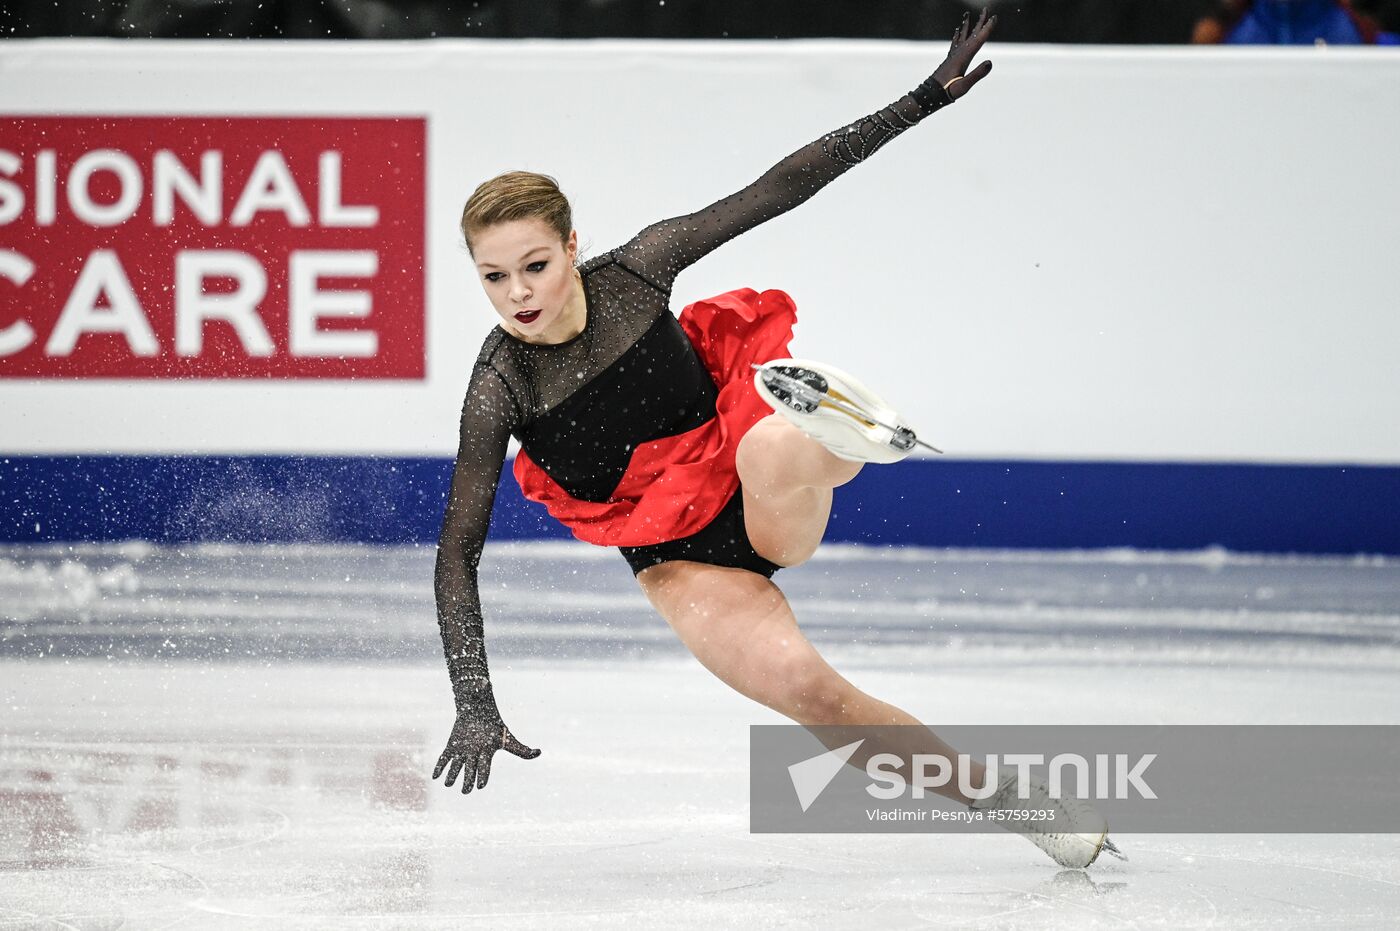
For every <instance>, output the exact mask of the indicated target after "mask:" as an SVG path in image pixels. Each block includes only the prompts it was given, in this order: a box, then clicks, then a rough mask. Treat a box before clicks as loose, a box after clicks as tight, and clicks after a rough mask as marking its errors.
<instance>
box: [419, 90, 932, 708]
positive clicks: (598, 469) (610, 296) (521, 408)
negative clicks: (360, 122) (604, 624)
mask: <svg viewBox="0 0 1400 931" xmlns="http://www.w3.org/2000/svg"><path fill="white" fill-rule="evenodd" d="M949 102H950V100H949V98H948V96H947V94H946V92H944V91H943V89H942V88H941V87H939V86H937V85H932V86H930V85H929V82H925V84H923V85H921V86H920V87H919V88H917V89H915V91H913V92H912V93H910V94H906V95H905V96H903V97H901V98H900V99H899V100H896V101H895V102H894V103H892V104H890V105H889V106H887V107H884V108H882V109H880V110H879V111H877V112H875V113H873V114H871V115H870V116H867V117H864V118H862V119H859V120H856V121H855V122H853V123H851V124H849V125H847V126H843V127H841V128H840V129H838V130H836V131H835V132H831V133H828V134H826V135H824V136H822V137H821V138H820V139H817V140H816V141H814V142H811V143H809V144H807V145H805V146H803V147H802V148H800V149H798V150H797V151H796V152H794V153H793V154H791V155H789V156H788V157H787V158H785V159H783V160H782V161H780V162H778V164H776V165H774V166H773V167H772V168H770V169H769V170H768V171H767V172H765V173H764V175H763V177H761V178H759V179H758V180H757V181H755V182H754V183H753V184H750V185H749V186H748V187H745V188H744V189H743V190H741V191H739V192H737V193H735V194H731V195H730V196H728V197H726V198H724V199H722V200H719V201H716V202H715V203H713V204H711V205H710V206H708V207H706V208H704V209H703V210H700V211H698V212H697V213H693V214H690V215H688V216H683V217H676V218H674V219H670V220H663V221H661V222H659V223H655V224H653V225H651V226H648V227H647V228H646V229H644V230H642V231H641V232H640V233H638V234H637V235H636V236H635V237H633V238H632V239H631V240H630V241H628V242H627V243H626V244H624V245H622V246H620V247H618V248H616V249H613V250H612V251H610V252H606V253H604V254H603V255H600V256H597V257H596V258H594V259H591V260H589V261H588V262H585V263H584V264H583V265H581V266H580V268H579V271H580V272H581V274H582V277H583V288H584V295H585V297H586V301H587V303H586V309H587V315H586V320H585V324H584V329H583V331H582V332H581V333H580V334H579V335H578V336H576V337H575V338H573V339H571V340H569V341H567V342H564V343H559V344H556V345H540V344H536V343H527V342H525V341H523V340H520V339H517V338H516V337H514V336H512V335H511V334H509V333H507V332H506V331H505V330H503V329H501V328H500V327H497V328H496V329H494V330H493V331H492V332H491V333H490V335H488V336H487V337H486V341H485V343H484V344H483V345H482V348H481V353H480V355H479V356H478V357H477V360H476V365H475V367H474V368H473V369H472V374H471V381H470V384H469V385H468V388H467V396H466V402H465V404H464V406H463V409H462V422H461V443H460V446H459V448H458V451H457V463H456V468H455V470H454V472H453V475H452V487H451V491H450V493H449V498H448V503H447V513H446V516H445V518H444V520H443V528H442V535H441V537H440V539H439V545H438V558H437V569H436V573H435V590H436V595H437V607H438V624H439V626H440V628H441V632H442V639H443V647H444V650H445V652H446V655H447V661H448V669H449V674H450V676H451V678H452V682H453V685H454V691H455V692H456V694H457V695H458V703H459V706H460V705H461V703H462V698H463V695H464V689H465V690H468V691H472V692H475V693H479V692H480V690H481V689H482V688H483V687H484V688H486V689H489V680H488V679H487V667H486V655H485V649H484V643H483V632H482V622H481V602H480V597H479V595H478V592H477V580H476V567H477V563H478V560H479V559H480V556H481V550H482V547H483V545H484V543H485V540H486V529H487V525H488V524H489V522H490V518H491V508H492V504H493V503H494V501H495V495H496V486H497V483H498V481H499V480H500V474H501V468H502V465H503V463H504V461H505V457H506V448H507V444H508V442H509V440H510V437H511V436H512V435H514V436H515V437H517V438H518V439H519V440H520V441H521V445H522V447H523V448H524V449H525V450H526V452H528V453H529V455H530V457H531V458H532V459H533V460H534V461H535V462H536V463H537V464H538V465H539V466H540V467H541V468H542V469H544V470H545V472H547V473H548V474H549V476H550V477H551V478H552V479H554V480H555V481H556V482H558V483H559V484H560V485H561V486H562V487H563V488H564V489H565V491H567V492H568V493H569V494H570V495H572V496H574V497H576V498H580V499H583V500H589V501H605V500H607V498H608V496H609V494H610V493H611V492H612V490H613V489H614V488H615V487H616V485H617V483H618V481H619V479H620V478H621V477H622V475H623V473H624V471H625V470H626V468H627V463H628V459H629V457H630V456H631V453H632V450H633V449H635V448H636V446H637V444H639V443H644V442H648V441H650V440H655V439H659V438H661V437H667V436H675V435H677V434H679V433H683V432H685V431H687V430H690V429H692V428H693V427H696V426H699V425H700V424H703V423H704V422H705V421H706V420H708V419H710V418H711V417H713V416H715V407H714V404H715V395H716V389H715V385H714V383H713V382H712V381H711V380H710V377H709V375H708V373H707V372H706V371H705V369H704V366H703V365H702V364H701V363H700V360H699V359H698V358H697V356H696V354H695V352H694V350H693V349H692V347H691V346H690V344H689V340H688V339H687V338H686V336H685V334H684V333H683V332H682V331H681V328H680V325H679V324H678V322H677V320H676V318H675V316H674V315H672V313H671V312H670V307H669V304H670V297H671V286H672V283H673V282H674V281H675V279H676V276H677V275H678V274H679V273H680V272H681V271H682V270H683V269H684V268H686V267H687V266H689V265H691V264H692V263H694V262H696V261H697V260H699V259H700V258H701V257H703V256H704V255H706V254H707V253H709V252H711V251H713V250H714V249H716V248H718V247H719V246H721V245H723V244H724V243H726V242H728V241H729V240H731V239H733V238H734V237H735V236H738V235H739V234H740V233H743V232H745V231H746V230H749V229H752V228H753V227H755V226H757V225H758V224H760V223H762V222H764V221H765V220H770V219H772V218H774V217H776V216H779V215H780V214H782V213H785V212H786V211H788V210H791V209H792V208H793V207H796V206H797V205H798V204H800V203H802V202H803V201H805V200H807V199H808V198H809V197H811V196H812V195H813V194H815V193H816V192H817V191H819V190H820V189H821V188H822V187H824V186H826V185H827V184H829V183H830V182H831V181H832V180H834V179H835V178H836V177H838V176H839V175H841V174H842V173H843V172H845V171H846V170H847V169H849V168H850V167H851V166H853V165H856V164H858V163H860V162H861V161H863V160H864V159H866V158H867V157H869V156H870V155H872V154H873V153H874V152H875V151H876V150H877V149H879V148H880V147H881V146H883V145H884V144H885V143H886V142H888V141H889V140H890V139H893V138H894V137H895V136H897V135H899V134H900V133H902V132H903V131H904V130H905V129H907V128H909V127H910V126H913V125H914V124H915V123H917V122H918V121H919V120H921V119H923V118H924V117H926V116H928V115H929V114H930V113H932V112H933V111H935V110H937V109H938V108H939V107H941V106H943V105H945V104H946V103H949ZM663 545H664V544H663Z"/></svg>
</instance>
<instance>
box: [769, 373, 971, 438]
mask: <svg viewBox="0 0 1400 931" xmlns="http://www.w3.org/2000/svg"><path fill="white" fill-rule="evenodd" d="M749 365H750V367H751V368H754V369H757V370H758V371H760V372H763V374H764V376H765V377H766V378H771V379H773V380H775V381H777V382H778V383H779V384H781V385H782V386H783V387H784V388H786V389H787V390H788V391H789V392H791V393H792V394H793V396H794V397H796V398H799V399H801V400H803V401H805V402H806V403H807V404H810V405H811V406H812V408H813V409H815V408H817V407H822V406H825V407H829V408H831V409H832V410H837V411H840V412H841V413H843V414H845V415H846V416H848V417H852V418H854V419H855V420H857V421H859V422H861V423H863V424H866V425H868V426H874V427H883V428H884V429H886V430H889V431H890V432H891V433H892V434H894V436H893V438H892V439H891V440H890V445H891V446H893V447H895V448H896V449H899V450H908V449H911V448H913V447H914V446H922V447H923V448H924V449H930V450H933V451H934V452H936V453H938V454H940V455H942V453H943V450H941V449H939V448H938V447H937V446H934V445H933V444H931V443H926V442H924V441H923V440H921V439H919V437H918V435H917V434H915V433H914V431H913V430H910V429H909V428H908V427H897V426H891V425H890V424H887V423H884V422H883V421H880V420H877V419H875V415H874V414H871V413H870V412H869V411H865V410H862V409H861V408H860V407H858V406H856V405H855V404H852V403H851V402H850V400H849V399H848V398H846V397H845V396H844V395H842V394H839V393H837V392H834V391H818V390H817V389H815V388H813V387H812V386H811V385H808V384H804V383H803V382H800V381H798V380H797V379H795V378H790V377H788V376H787V375H784V374H783V373H782V372H775V371H772V370H770V369H769V368H768V367H767V366H764V365H756V364H754V363H749Z"/></svg>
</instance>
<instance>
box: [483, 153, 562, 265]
mask: <svg viewBox="0 0 1400 931" xmlns="http://www.w3.org/2000/svg"><path fill="white" fill-rule="evenodd" d="M529 219H537V220H543V221H544V222H545V223H547V224H549V227H550V229H552V230H554V231H555V232H556V233H558V234H559V239H560V241H561V242H562V241H564V240H567V239H568V238H569V233H570V231H571V230H573V228H574V213H573V209H572V208H571V207H570V206H569V199H568V198H567V197H565V196H564V193H563V192H562V191H560V190H559V182H557V181H555V180H554V179H553V178H551V177H550V176H549V175H541V174H536V173H535V172H533V171H507V172H506V173H505V174H500V175H496V177H494V178H492V179H491V180H489V181H484V182H482V183H481V184H480V185H478V186H477V189H476V190H475V191H472V196H471V197H468V198H467V204H466V206H465V207H463V208H462V224H461V225H462V238H463V239H465V240H466V242H467V251H468V252H471V248H472V234H473V233H479V232H481V231H482V230H484V229H486V228H487V227H489V226H495V225H496V224H497V223H509V222H510V221H511V220H529Z"/></svg>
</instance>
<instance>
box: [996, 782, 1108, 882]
mask: <svg viewBox="0 0 1400 931" xmlns="http://www.w3.org/2000/svg"><path fill="white" fill-rule="evenodd" d="M1027 789H1028V794H1029V798H1021V797H1020V793H1019V789H1018V782H1017V775H1016V771H1015V770H1012V771H1011V772H1010V773H1008V774H1007V775H1005V776H1003V777H1002V779H1001V781H1000V782H999V783H998V784H997V789H996V791H995V792H993V793H992V794H991V795H990V796H988V797H987V798H984V799H978V800H977V801H975V802H973V803H972V809H973V810H974V811H982V812H988V813H991V812H1007V813H1010V812H1015V811H1030V812H1035V811H1052V812H1054V813H1055V817H1054V819H1053V820H1043V821H1034V820H1017V819H1016V818H1014V817H1008V818H1005V819H1004V820H1002V819H998V820H997V821H996V822H995V823H996V824H998V825H1000V826H1001V827H1003V828H1006V829H1007V830H1008V831H1012V832H1015V833H1017V834H1023V835H1025V837H1026V839H1027V840H1029V841H1030V842H1031V843H1032V844H1035V845H1036V846H1037V847H1039V848H1040V849H1041V850H1043V851H1045V852H1046V853H1047V854H1049V855H1050V859H1052V860H1054V861H1055V862H1056V863H1058V864H1060V866H1063V867H1066V868H1068V869H1076V870H1082V869H1084V867H1086V866H1088V865H1089V864H1091V863H1093V862H1094V861H1095V860H1096V859H1098V856H1099V853H1100V851H1103V850H1107V851H1108V852H1109V853H1111V854H1113V855H1114V856H1116V857H1118V858H1120V859H1123V860H1126V859H1127V857H1125V856H1123V854H1122V853H1121V852H1119V850H1118V848H1117V847H1115V846H1114V845H1113V842H1112V841H1110V840H1109V839H1108V822H1107V821H1105V820H1104V817H1103V815H1101V814H1099V813H1098V812H1097V811H1095V810H1094V808H1093V806H1092V805H1090V804H1089V803H1088V802H1085V801H1083V800H1082V799H1077V798H1072V797H1066V798H1059V799H1056V798H1051V797H1050V789H1049V787H1047V786H1046V785H1045V782H1044V781H1043V780H1041V779H1040V778H1039V777H1036V776H1032V777H1030V779H1029V780H1028V783H1027Z"/></svg>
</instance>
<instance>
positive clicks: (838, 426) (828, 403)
mask: <svg viewBox="0 0 1400 931" xmlns="http://www.w3.org/2000/svg"><path fill="white" fill-rule="evenodd" d="M754 369H755V371H754V374H753V382H754V387H755V388H757V389H758V396H759V397H761V398H763V400H764V401H766V402H767V403H768V406H769V407H771V408H773V410H775V411H777V412H778V413H779V414H782V415H783V416H784V417H786V418H787V419H788V420H790V421H792V422H793V423H794V424H796V425H797V427H798V429H800V430H801V431H802V432H803V433H805V434H807V435H808V436H810V437H812V438H813V439H814V440H816V441H817V442H819V443H821V444H822V445H823V446H825V447H826V448H827V449H829V450H831V452H832V454H833V455H835V456H839V457H840V458H842V459H849V460H851V461H852V462H898V461H899V460H901V459H903V458H904V457H905V456H908V455H909V454H910V453H911V452H913V450H914V447H915V446H923V447H926V448H928V449H932V450H933V451H934V452H942V450H940V449H937V448H936V447H933V446H929V444H927V443H925V442H923V441H922V440H920V439H919V438H918V437H917V436H915V435H914V431H913V430H911V429H910V428H909V426H908V424H906V423H905V422H904V419H903V418H902V417H900V416H899V414H898V413H896V412H895V410H894V408H892V407H890V406H889V405H888V404H886V403H885V402H884V400H882V399H881V398H880V396H879V395H877V394H876V393H875V392H873V391H871V390H870V389H869V388H867V387H865V385H863V384H861V383H860V382H859V381H857V380H856V379H855V378H854V377H852V376H851V375H849V374H847V373H846V372H843V371H841V370H840V369H838V368H836V367H835V366H833V365H827V364H825V363H823V362H813V361H811V360H810V359H775V360H773V361H772V362H768V363H766V364H764V365H755V366H754Z"/></svg>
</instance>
